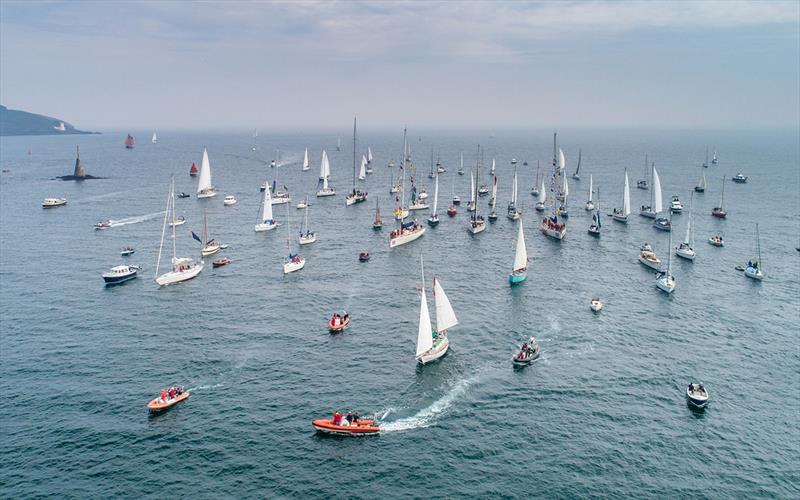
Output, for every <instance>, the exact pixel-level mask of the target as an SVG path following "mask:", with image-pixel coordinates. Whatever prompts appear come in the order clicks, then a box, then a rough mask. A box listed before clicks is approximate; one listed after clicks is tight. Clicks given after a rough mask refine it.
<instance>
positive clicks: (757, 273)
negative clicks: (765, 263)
mask: <svg viewBox="0 0 800 500" xmlns="http://www.w3.org/2000/svg"><path fill="white" fill-rule="evenodd" d="M744 275H745V276H747V277H748V278H752V279H754V280H758V281H761V280H762V279H764V270H763V268H762V267H761V238H760V237H759V235H758V224H756V260H755V262H753V261H752V260H751V261H749V262H748V263H747V267H746V268H744Z"/></svg>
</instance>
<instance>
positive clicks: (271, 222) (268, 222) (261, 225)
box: [255, 189, 278, 233]
mask: <svg viewBox="0 0 800 500" xmlns="http://www.w3.org/2000/svg"><path fill="white" fill-rule="evenodd" d="M259 220H260V222H258V223H257V224H256V225H255V231H256V232H257V233H260V232H263V231H271V230H273V229H275V228H276V227H278V222H277V221H276V220H275V218H274V216H273V215H272V190H271V189H265V190H264V199H263V200H262V201H261V217H260V218H259Z"/></svg>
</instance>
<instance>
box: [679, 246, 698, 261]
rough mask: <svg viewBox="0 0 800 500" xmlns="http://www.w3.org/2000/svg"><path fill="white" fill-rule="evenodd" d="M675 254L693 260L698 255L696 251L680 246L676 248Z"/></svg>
mask: <svg viewBox="0 0 800 500" xmlns="http://www.w3.org/2000/svg"><path fill="white" fill-rule="evenodd" d="M675 255H677V256H678V257H680V258H682V259H686V260H692V261H693V260H694V258H695V257H696V256H697V254H696V253H695V251H694V250H692V249H685V248H680V247H678V248H676V249H675Z"/></svg>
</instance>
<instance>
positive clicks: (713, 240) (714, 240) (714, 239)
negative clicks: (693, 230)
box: [708, 234, 725, 247]
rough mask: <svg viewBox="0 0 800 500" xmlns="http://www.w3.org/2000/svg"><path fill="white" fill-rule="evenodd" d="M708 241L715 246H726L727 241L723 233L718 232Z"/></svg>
mask: <svg viewBox="0 0 800 500" xmlns="http://www.w3.org/2000/svg"><path fill="white" fill-rule="evenodd" d="M708 243H709V244H710V245H714V246H715V247H721V246H725V242H724V241H723V240H722V235H720V234H717V235H714V236H712V237H711V238H709V239H708Z"/></svg>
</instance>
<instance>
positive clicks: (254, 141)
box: [250, 130, 258, 151]
mask: <svg viewBox="0 0 800 500" xmlns="http://www.w3.org/2000/svg"><path fill="white" fill-rule="evenodd" d="M257 138H258V130H253V142H252V144H251V146H250V151H255V150H256V149H258V148H257V147H256V139H257Z"/></svg>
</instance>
